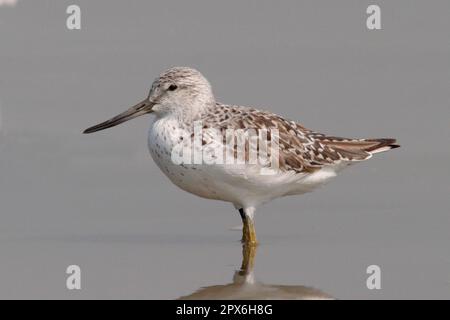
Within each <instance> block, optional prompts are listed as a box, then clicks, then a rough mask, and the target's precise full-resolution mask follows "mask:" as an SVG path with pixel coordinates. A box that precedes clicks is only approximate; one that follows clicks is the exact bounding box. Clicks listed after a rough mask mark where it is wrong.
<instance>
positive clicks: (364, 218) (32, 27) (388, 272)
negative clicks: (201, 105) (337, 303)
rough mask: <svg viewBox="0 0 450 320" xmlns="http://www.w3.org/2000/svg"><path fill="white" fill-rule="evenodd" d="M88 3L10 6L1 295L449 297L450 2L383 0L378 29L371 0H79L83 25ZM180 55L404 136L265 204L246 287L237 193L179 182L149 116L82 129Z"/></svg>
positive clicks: (243, 87)
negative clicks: (152, 135)
mask: <svg viewBox="0 0 450 320" xmlns="http://www.w3.org/2000/svg"><path fill="white" fill-rule="evenodd" d="M1 2H2V1H0V3H1ZM73 2H74V1H58V2H56V1H37V0H33V1H31V0H19V1H18V2H17V4H16V5H15V6H13V7H11V6H5V5H1V6H0V114H1V116H0V119H1V122H0V123H1V125H0V298H63V299H78V298H154V299H177V298H180V297H189V296H190V295H192V294H194V293H195V294H197V295H200V296H197V297H202V298H208V297H209V298H215V297H247V298H248V297H249V296H248V295H250V297H266V296H267V292H269V293H270V295H271V296H272V297H280V298H292V297H300V298H308V297H311V296H314V297H335V298H338V299H351V298H367V299H391V298H393V299H399V298H438V299H448V298H450V254H449V250H448V244H449V242H450V233H449V227H450V216H449V211H450V199H449V191H450V187H449V178H450V171H449V167H448V165H449V163H450V151H449V145H450V144H449V143H450V122H449V121H450V120H449V119H450V90H449V87H450V59H449V56H450V41H449V38H448V30H450V19H449V16H450V3H449V2H448V1H426V2H425V1H406V0H404V1H377V3H378V4H379V5H380V7H381V10H382V28H383V29H382V30H379V31H368V30H367V29H366V27H365V19H366V14H365V11H366V8H367V6H368V5H369V4H371V3H372V1H339V2H338V1H331V0H330V1H302V2H299V1H283V2H280V3H275V2H274V1H246V2H241V1H227V2H226V3H225V2H223V1H221V2H219V1H200V0H198V1H197V0H196V1H189V2H188V1H152V2H151V3H150V2H148V1H82V0H78V1H76V3H77V4H78V5H80V7H81V10H82V29H81V30H78V31H77V30H75V31H69V30H67V29H66V26H65V21H66V17H67V15H66V13H65V11H66V8H67V6H68V5H69V4H72V3H73ZM173 65H187V66H192V67H195V68H198V69H199V70H200V71H202V72H203V73H204V74H205V75H206V76H207V77H208V79H209V80H210V81H211V83H212V85H213V87H214V89H215V94H216V96H217V98H218V99H219V100H220V101H222V102H226V103H238V104H243V105H253V106H259V107H261V108H263V109H270V110H272V111H274V112H276V113H279V114H281V115H284V116H286V117H288V118H291V119H295V120H298V121H299V122H300V123H303V124H304V125H306V126H307V127H310V128H313V129H317V130H319V131H323V132H326V133H330V134H334V135H341V136H352V137H353V136H354V137H385V136H386V137H396V138H397V139H398V140H399V142H400V144H401V145H402V148H401V149H397V150H394V151H391V152H389V153H384V154H380V155H378V156H376V157H375V158H374V159H372V160H370V161H369V162H366V163H363V164H360V165H357V166H354V167H352V168H350V169H349V170H347V171H345V172H343V174H342V175H341V176H340V177H338V178H337V179H335V180H334V181H333V182H332V183H331V184H330V185H328V186H326V187H325V188H323V189H321V190H318V191H317V192H314V193H312V194H308V195H305V196H299V197H291V198H285V199H280V200H277V201H274V202H272V203H270V204H268V205H266V206H264V207H262V208H260V209H259V211H258V212H257V216H256V219H257V220H256V224H257V231H258V237H259V240H260V241H261V245H260V246H259V247H258V252H257V253H256V257H255V261H254V263H255V265H254V270H253V272H254V277H255V279H256V281H257V284H256V285H255V286H253V287H252V288H251V290H250V292H249V291H246V292H243V291H242V290H241V289H242V288H241V287H240V284H239V279H236V274H235V271H236V270H239V268H240V266H241V258H242V252H241V246H240V243H239V239H240V233H239V232H237V231H232V230H231V229H232V228H233V227H235V226H236V225H239V224H240V218H239V216H238V214H237V212H235V211H234V209H233V207H232V206H231V205H229V204H226V203H221V202H214V201H208V200H204V199H199V198H196V197H195V196H192V195H189V194H186V193H184V192H182V191H180V190H178V189H177V188H176V187H175V186H173V185H171V183H170V182H169V181H168V179H167V178H165V177H164V176H163V174H162V173H161V172H159V170H158V169H157V167H156V165H155V164H154V163H153V162H152V160H151V158H150V156H149V155H148V151H147V147H146V135H147V126H148V121H149V119H148V118H141V119H137V120H135V121H132V122H130V123H127V124H125V125H123V126H120V127H117V128H114V129H111V130H108V131H104V132H101V133H99V134H96V135H90V136H84V135H82V134H81V131H82V130H83V129H85V128H86V127H88V126H90V125H92V124H95V123H97V122H99V121H102V120H106V119H107V118H109V117H110V116H113V115H115V114H116V113H118V112H120V111H123V110H124V109H125V108H126V107H128V106H129V105H131V104H133V103H135V102H137V101H140V100H141V99H142V98H144V97H145V96H146V95H147V92H148V89H149V87H150V85H151V82H152V81H153V79H154V78H155V77H156V76H157V75H158V74H159V72H161V71H162V70H164V69H166V68H168V67H170V66H173ZM72 264H76V265H79V266H80V267H81V270H82V289H81V290H79V291H69V290H67V289H66V277H67V275H66V273H65V270H66V268H67V266H69V265H72ZM373 264H375V265H378V266H380V268H381V274H382V276H381V286H382V288H381V290H368V289H367V287H366V279H367V277H368V275H367V274H366V268H367V267H368V266H369V265H373ZM233 279H234V281H235V282H234V283H233ZM236 281H237V282H236ZM198 290H200V291H198ZM191 297H194V298H195V297H196V296H191Z"/></svg>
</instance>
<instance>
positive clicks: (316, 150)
mask: <svg viewBox="0 0 450 320" xmlns="http://www.w3.org/2000/svg"><path fill="white" fill-rule="evenodd" d="M202 120H203V124H204V126H205V127H215V128H218V129H244V130H248V129H255V130H259V129H266V130H268V132H269V133H270V130H271V129H277V130H278V137H279V138H278V140H279V168H280V169H281V170H283V171H295V172H298V173H302V172H314V171H316V170H318V169H320V168H322V167H323V166H325V165H330V164H334V163H337V162H339V161H342V160H344V161H345V160H363V159H365V158H367V157H368V156H370V154H369V153H367V152H356V151H352V152H350V150H348V151H346V150H341V149H337V148H334V147H333V146H332V145H331V144H327V143H325V142H324V141H322V140H323V139H320V138H321V137H325V135H322V134H319V133H316V132H313V131H311V130H308V129H306V128H305V127H303V126H301V125H300V124H298V123H296V122H294V121H289V120H286V119H284V118H282V117H280V116H278V115H276V114H273V113H270V112H265V111H259V110H256V109H253V108H247V107H240V106H229V105H220V108H217V110H216V111H215V113H214V114H212V115H211V114H209V115H208V116H207V117H205V118H204V119H202ZM269 141H271V137H270V134H269Z"/></svg>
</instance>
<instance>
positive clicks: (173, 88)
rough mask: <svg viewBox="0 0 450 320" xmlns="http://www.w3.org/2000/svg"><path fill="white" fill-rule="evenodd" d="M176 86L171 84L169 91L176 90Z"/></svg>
mask: <svg viewBox="0 0 450 320" xmlns="http://www.w3.org/2000/svg"><path fill="white" fill-rule="evenodd" d="M177 88H178V86H177V85H176V84H171V85H170V86H169V88H168V90H169V91H175V90H177Z"/></svg>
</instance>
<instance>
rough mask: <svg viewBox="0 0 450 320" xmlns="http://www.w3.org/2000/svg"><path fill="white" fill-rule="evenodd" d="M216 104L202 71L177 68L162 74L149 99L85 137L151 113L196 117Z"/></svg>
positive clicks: (92, 128) (89, 131)
mask: <svg viewBox="0 0 450 320" xmlns="http://www.w3.org/2000/svg"><path fill="white" fill-rule="evenodd" d="M214 101H215V100H214V95H213V93H212V90H211V85H210V84H209V82H208V80H206V78H205V77H204V76H203V75H202V74H201V73H200V72H199V71H197V70H195V69H192V68H187V67H174V68H170V69H169V70H167V71H165V72H163V73H161V74H160V75H159V77H158V78H156V79H155V81H153V84H152V87H151V89H150V93H149V95H148V97H147V98H146V99H144V100H143V101H141V102H139V103H138V104H136V105H134V106H133V107H131V108H129V109H128V110H126V111H125V112H122V113H121V114H119V115H117V116H115V117H114V118H111V119H109V120H107V121H105V122H102V123H100V124H98V125H96V126H93V127H90V128H88V129H86V130H85V131H84V133H93V132H96V131H100V130H104V129H107V128H111V127H114V126H117V125H119V124H121V123H123V122H125V121H128V120H131V119H134V118H137V117H139V116H141V115H145V114H148V113H155V115H156V116H164V115H167V114H179V115H182V116H184V117H195V115H196V114H198V113H199V112H201V110H202V109H203V108H205V107H206V106H209V105H211V104H214Z"/></svg>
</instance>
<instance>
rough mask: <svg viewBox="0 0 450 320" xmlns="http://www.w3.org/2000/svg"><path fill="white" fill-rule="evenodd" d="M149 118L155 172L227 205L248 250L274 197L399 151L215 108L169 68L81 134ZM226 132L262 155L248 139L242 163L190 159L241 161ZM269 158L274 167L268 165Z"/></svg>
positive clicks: (196, 77)
mask: <svg viewBox="0 0 450 320" xmlns="http://www.w3.org/2000/svg"><path fill="white" fill-rule="evenodd" d="M149 113H151V114H153V115H154V116H153V117H152V119H151V122H150V130H149V134H148V147H149V150H150V154H151V156H152V158H153V160H154V161H155V163H156V164H157V165H158V167H159V168H160V169H161V170H162V171H163V173H164V174H165V175H166V176H167V177H168V178H169V179H170V180H171V181H172V182H173V183H174V184H175V185H177V186H178V187H180V188H181V189H183V190H185V191H187V192H190V193H192V194H195V195H197V196H200V197H203V198H208V199H215V200H222V201H226V202H230V203H232V204H233V205H234V207H235V208H236V209H237V210H238V211H239V213H240V216H241V219H242V222H243V231H242V242H243V243H245V244H252V245H253V244H256V243H257V240H256V231H255V225H254V213H255V210H256V208H257V207H258V206H260V205H261V204H263V203H266V202H268V201H271V200H273V199H275V198H280V197H284V196H289V195H299V194H303V193H306V192H311V191H313V190H314V189H316V188H317V187H319V186H321V185H323V184H324V183H326V182H328V181H329V180H330V179H331V178H333V177H335V176H336V175H337V173H338V172H340V171H341V170H342V169H343V168H345V167H347V166H349V165H351V164H354V163H357V162H360V161H363V160H367V159H369V158H371V157H372V155H373V154H375V153H379V152H383V151H387V150H390V149H393V148H397V147H399V145H397V144H396V140H395V139H391V138H383V139H349V138H340V137H336V136H328V135H325V134H322V133H319V132H316V131H313V130H309V129H307V128H305V127H304V126H302V125H300V124H299V123H297V122H295V121H291V120H287V119H285V118H283V117H281V116H279V115H276V114H274V113H271V112H268V111H261V110H258V109H256V108H252V107H243V106H237V105H227V104H222V103H219V102H217V101H216V99H215V97H214V94H213V91H212V88H211V85H210V83H209V82H208V80H207V79H206V78H205V77H204V76H203V75H202V74H201V73H200V72H199V71H197V70H195V69H192V68H188V67H174V68H171V69H169V70H167V71H165V72H163V73H161V74H160V75H159V77H158V78H156V79H155V81H154V82H153V84H152V86H151V89H150V92H149V94H148V96H147V98H145V99H144V100H143V101H141V102H139V103H138V104H136V105H135V106H133V107H131V108H129V109H128V110H126V111H125V112H123V113H121V114H119V115H117V116H115V117H113V118H111V119H110V120H107V121H105V122H102V123H100V124H98V125H96V126H93V127H91V128H89V129H86V130H85V131H84V133H93V132H96V131H99V130H103V129H106V128H110V127H113V126H116V125H118V124H121V123H123V122H125V121H128V120H131V119H133V118H136V117H139V116H142V115H145V114H149ZM199 125H200V129H201V130H203V131H202V132H200V136H199V134H198V130H196V127H197V128H198V127H199ZM210 129H211V130H210ZM230 131H231V132H238V133H240V134H241V135H242V132H244V135H245V133H246V132H257V133H256V134H257V137H261V136H265V137H266V140H267V145H266V147H265V148H264V147H263V144H259V141H258V143H257V144H256V147H255V144H254V143H252V144H251V146H250V139H249V140H246V141H245V142H244V144H243V145H244V148H243V151H244V153H245V154H244V156H243V159H244V161H243V162H242V161H241V162H238V161H235V162H233V161H231V162H229V161H226V162H223V161H222V162H220V161H216V162H214V161H208V162H207V161H198V160H199V159H195V158H196V154H198V153H200V155H203V156H204V155H206V156H207V157H206V158H208V159H209V160H211V158H212V160H221V159H223V157H222V156H223V155H224V154H225V156H226V157H227V159H229V158H231V159H234V160H237V159H238V158H240V159H241V160H242V157H241V155H242V153H240V152H239V150H238V148H237V147H236V145H234V144H231V147H230V144H229V143H228V142H229V141H234V142H235V141H236V140H239V136H238V135H232V137H233V138H232V139H228V137H229V132H230ZM260 132H264V133H265V135H262V134H260ZM217 133H218V134H217ZM247 137H250V135H247ZM241 138H242V137H241ZM235 139H236V140H235ZM252 141H253V140H252ZM224 145H225V148H223V149H219V150H223V154H221V152H216V150H218V148H217V147H218V146H224ZM241 145H242V144H241ZM180 146H183V148H184V149H182V150H185V149H188V150H192V152H193V157H192V154H189V156H187V157H184V156H186V152H184V155H183V157H184V158H183V159H188V160H192V158H194V160H193V161H181V162H180V161H179V159H177V160H176V161H174V159H175V158H177V156H179V153H180V150H179V147H180ZM174 150H177V151H176V152H174ZM252 151H256V154H257V155H258V156H261V155H262V154H263V153H265V154H266V155H267V157H266V158H264V157H258V159H260V158H264V159H265V161H257V162H251V163H250V161H249V160H250V155H249V154H250V153H251V152H252ZM197 158H198V157H197ZM269 158H270V159H272V160H273V159H274V160H275V161H274V162H271V161H267V159H269ZM204 159H205V158H203V160H204ZM252 159H253V158H252ZM200 160H201V157H200ZM274 163H275V164H276V165H273V164H274ZM264 169H268V170H267V171H264Z"/></svg>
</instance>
